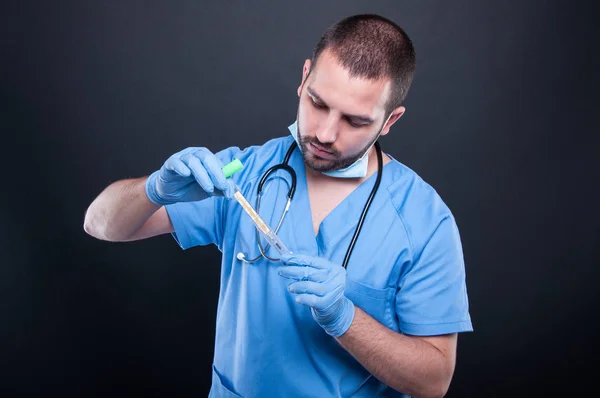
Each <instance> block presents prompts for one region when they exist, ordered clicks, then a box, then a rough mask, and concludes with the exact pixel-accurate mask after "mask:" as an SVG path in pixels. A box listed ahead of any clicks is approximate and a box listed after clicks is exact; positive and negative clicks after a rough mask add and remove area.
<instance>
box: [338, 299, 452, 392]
mask: <svg viewBox="0 0 600 398" xmlns="http://www.w3.org/2000/svg"><path fill="white" fill-rule="evenodd" d="M338 341H339V343H340V344H341V345H342V346H343V347H344V348H345V349H346V350H347V351H348V352H349V353H350V354H352V356H353V357H354V358H356V359H357V360H358V361H359V362H360V363H361V364H362V365H363V366H364V367H365V368H366V369H367V370H368V371H369V372H371V374H373V375H374V376H375V377H376V378H377V379H379V380H381V381H382V382H383V383H385V384H387V385H388V386H390V387H392V388H394V389H395V390H398V391H400V392H402V393H405V394H409V395H411V396H414V397H442V396H444V394H445V393H446V391H447V389H448V387H449V384H450V379H451V378H452V373H453V366H449V365H448V360H447V358H445V356H444V353H442V352H441V351H440V350H438V349H437V348H436V347H435V346H433V345H432V344H430V343H428V342H427V341H424V340H422V339H420V338H417V337H411V336H404V335H402V334H399V333H396V332H394V331H392V330H390V329H388V328H386V327H385V326H383V325H381V324H380V323H379V322H377V321H376V320H375V319H373V318H372V317H370V316H369V315H368V314H366V313H365V312H364V311H362V310H361V309H360V308H358V307H355V316H354V321H353V322H352V325H351V326H350V328H349V329H348V331H347V332H346V333H344V334H343V335H342V336H340V337H339V338H338Z"/></svg>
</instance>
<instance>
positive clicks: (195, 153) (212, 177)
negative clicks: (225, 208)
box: [146, 147, 236, 206]
mask: <svg viewBox="0 0 600 398" xmlns="http://www.w3.org/2000/svg"><path fill="white" fill-rule="evenodd" d="M222 167H223V162H221V160H219V158H217V157H216V156H215V155H214V154H213V153H212V152H211V151H209V150H208V149H206V148H198V147H191V148H186V149H184V150H182V151H180V152H177V153H176V154H174V155H172V156H171V157H169V159H167V161H166V162H165V163H164V164H163V165H162V167H161V168H160V169H159V170H157V171H155V172H154V173H152V174H151V175H150V176H149V177H148V180H147V181H146V195H148V199H150V201H151V202H152V203H154V204H156V205H159V206H164V205H168V204H171V203H176V202H194V201H198V200H203V199H206V198H208V197H209V196H213V195H221V196H223V195H224V196H225V197H227V198H231V197H232V195H233V194H234V193H235V190H236V186H235V183H234V182H233V181H232V180H229V179H226V178H225V175H224V174H223V171H222V170H221V168H222Z"/></svg>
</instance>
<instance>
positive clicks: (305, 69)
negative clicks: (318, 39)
mask: <svg viewBox="0 0 600 398" xmlns="http://www.w3.org/2000/svg"><path fill="white" fill-rule="evenodd" d="M310 66H311V62H310V59H307V60H306V61H304V67H303V68H302V82H301V83H300V85H299V86H298V97H300V93H301V92H302V87H303V86H304V83H305V82H306V79H307V78H308V75H309V74H310Z"/></svg>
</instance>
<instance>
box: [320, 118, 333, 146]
mask: <svg viewBox="0 0 600 398" xmlns="http://www.w3.org/2000/svg"><path fill="white" fill-rule="evenodd" d="M337 135H338V123H337V120H335V119H334V118H332V117H328V118H327V120H326V121H325V123H324V124H322V125H321V126H320V128H319V130H318V132H317V139H318V140H319V141H320V142H322V143H323V144H332V143H334V142H335V140H336V139H337Z"/></svg>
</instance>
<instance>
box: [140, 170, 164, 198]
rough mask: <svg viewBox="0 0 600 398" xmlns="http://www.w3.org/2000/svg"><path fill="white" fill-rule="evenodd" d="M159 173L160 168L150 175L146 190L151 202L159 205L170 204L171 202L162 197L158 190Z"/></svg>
mask: <svg viewBox="0 0 600 398" xmlns="http://www.w3.org/2000/svg"><path fill="white" fill-rule="evenodd" d="M159 173H160V170H157V171H155V172H154V173H152V174H150V175H149V176H148V178H147V179H146V184H145V192H146V196H147V197H148V200H149V201H150V202H152V203H154V204H155V205H157V206H164V205H167V204H169V202H167V201H166V200H164V199H163V198H161V197H160V195H159V194H158V192H157V191H156V179H157V178H158V176H159Z"/></svg>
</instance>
